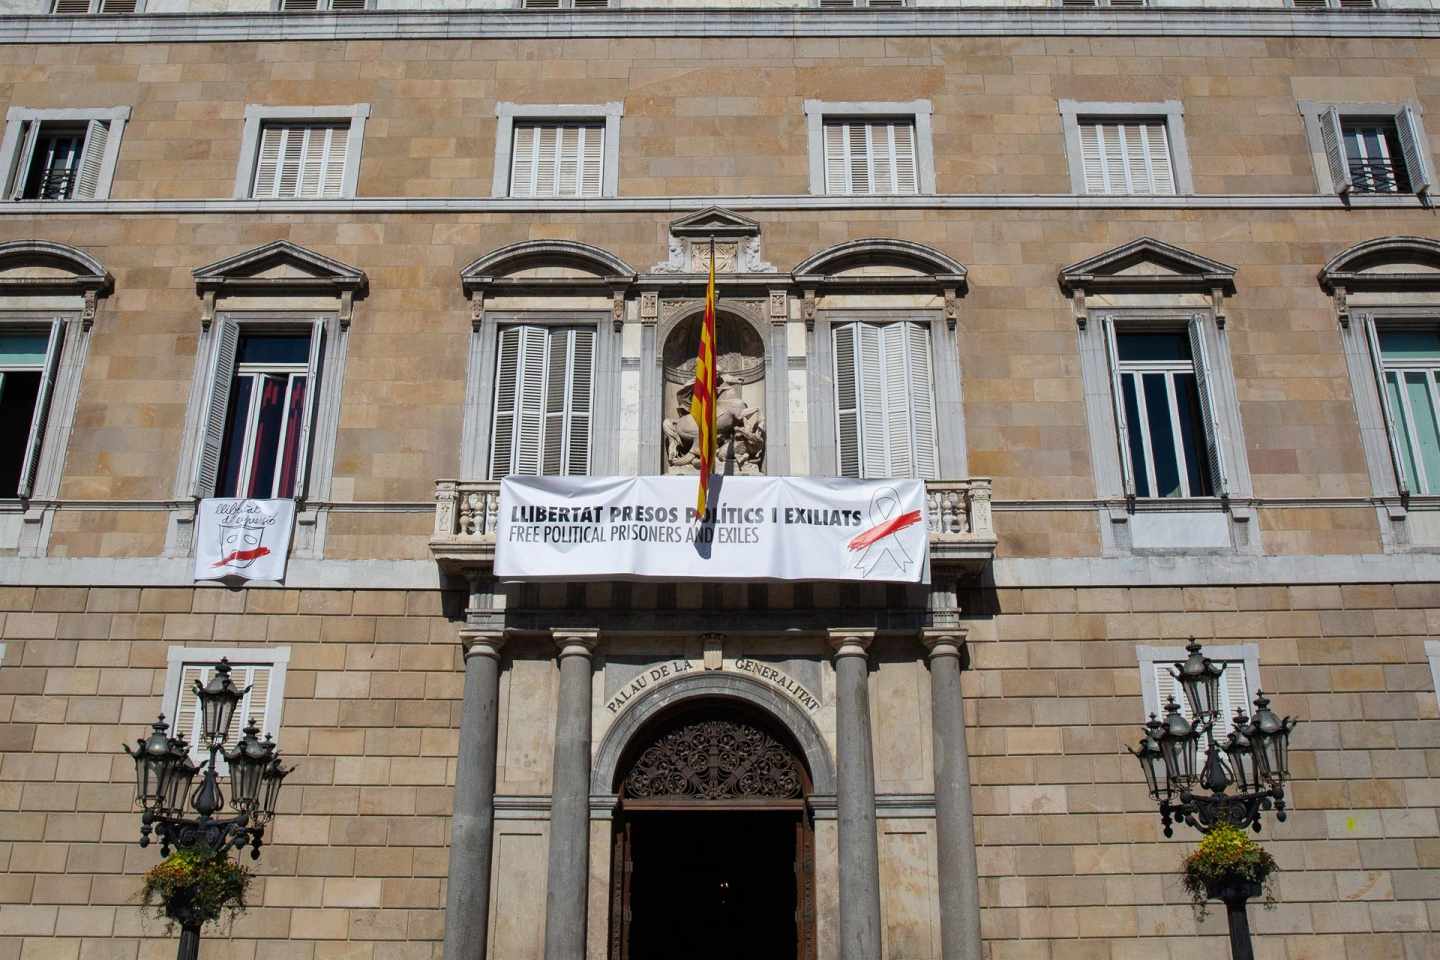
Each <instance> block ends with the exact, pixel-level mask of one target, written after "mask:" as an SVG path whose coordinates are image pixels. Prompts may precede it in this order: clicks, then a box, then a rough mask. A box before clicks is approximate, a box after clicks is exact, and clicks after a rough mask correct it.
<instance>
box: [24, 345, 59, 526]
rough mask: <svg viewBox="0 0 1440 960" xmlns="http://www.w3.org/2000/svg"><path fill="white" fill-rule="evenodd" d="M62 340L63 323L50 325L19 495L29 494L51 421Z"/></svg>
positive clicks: (31, 419)
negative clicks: (46, 428)
mask: <svg viewBox="0 0 1440 960" xmlns="http://www.w3.org/2000/svg"><path fill="white" fill-rule="evenodd" d="M64 342H65V322H64V321H63V320H55V321H52V322H51V324H50V342H49V344H48V345H47V346H46V347H45V368H44V369H43V370H42V371H41V372H40V390H39V392H38V393H37V394H36V395H35V412H34V413H33V414H31V416H30V436H29V439H28V440H27V441H26V444H25V459H24V460H23V461H22V462H21V465H20V488H19V494H20V496H21V497H22V498H24V497H29V496H30V494H31V492H32V491H33V489H34V487H35V471H36V470H37V469H38V468H39V465H40V451H41V448H42V447H43V446H44V444H45V426H46V424H47V423H49V420H50V396H51V394H53V393H54V392H55V375H56V373H57V372H58V371H59V369H60V350H61V348H62V346H63V345H64Z"/></svg>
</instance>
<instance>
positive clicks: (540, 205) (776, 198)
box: [0, 193, 1426, 222]
mask: <svg viewBox="0 0 1440 960" xmlns="http://www.w3.org/2000/svg"><path fill="white" fill-rule="evenodd" d="M1359 200H1363V201H1364V202H1363V203H1362V202H1359ZM712 204H720V205H723V206H725V207H727V208H729V209H732V210H757V211H783V210H1347V211H1349V212H1350V215H1351V216H1357V217H1358V216H1361V215H1363V213H1364V212H1365V211H1368V210H1372V209H1379V210H1397V209H1398V210H1422V209H1426V205H1425V204H1424V203H1423V202H1422V201H1421V199H1420V198H1419V197H1416V196H1414V195H1413V194H1403V195H1401V194H1396V195H1394V196H1370V197H1363V198H1359V199H1358V200H1353V199H1352V200H1351V201H1350V203H1349V204H1348V205H1347V204H1346V203H1345V201H1343V200H1342V199H1341V198H1340V197H1338V196H1335V195H1334V194H1318V193H1317V194H1309V193H1274V194H1253V193H1252V194H1195V195H1191V196H1165V197H1141V196H1100V195H1095V196H1087V195H1083V194H1073V193H1049V194H1046V193H1039V194H1036V193H995V194H987V193H946V194H934V195H928V196H871V197H858V196H811V195H809V194H772V195H751V196H743V197H655V196H651V197H611V198H606V199H594V200H512V199H510V198H490V197H351V198H345V199H339V200H267V201H256V200H228V199H219V198H216V199H203V200H66V201H64V202H56V201H53V200H15V201H11V202H9V203H6V204H4V205H3V206H0V222H3V221H4V219H6V218H13V217H25V218H27V219H30V218H34V217H37V216H38V217H55V218H64V217H67V216H76V215H79V216H89V215H93V214H97V213H104V214H113V215H116V216H123V215H131V216H144V215H154V214H165V215H177V216H178V215H193V214H201V215H208V214H216V213H236V214H251V215H257V216H265V215H273V214H291V213H332V214H339V215H344V214H360V213H424V214H430V213H508V214H514V213H529V214H542V215H548V214H555V213H683V212H687V211H693V210H700V209H703V208H705V207H707V206H710V205H712Z"/></svg>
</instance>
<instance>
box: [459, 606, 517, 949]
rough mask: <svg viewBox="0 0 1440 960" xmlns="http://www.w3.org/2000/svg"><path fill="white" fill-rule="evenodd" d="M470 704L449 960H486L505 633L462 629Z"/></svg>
mask: <svg viewBox="0 0 1440 960" xmlns="http://www.w3.org/2000/svg"><path fill="white" fill-rule="evenodd" d="M460 642H461V644H463V645H464V648H465V705H464V708H463V711H462V712H461V715H460V752H459V757H458V758H457V763H456V766H455V809H454V815H453V817H452V818H451V823H450V879H449V887H448V893H447V895H446V898H445V960H484V958H485V937H486V935H487V934H488V933H489V923H490V847H491V842H492V840H493V839H494V835H495V729H496V728H495V721H496V715H497V712H498V703H499V699H500V648H501V647H502V646H503V645H504V644H505V635H504V634H503V633H501V632H500V631H499V630H474V629H464V630H461V631H460Z"/></svg>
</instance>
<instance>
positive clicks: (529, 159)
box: [510, 124, 538, 197]
mask: <svg viewBox="0 0 1440 960" xmlns="http://www.w3.org/2000/svg"><path fill="white" fill-rule="evenodd" d="M537 132H538V130H537V129H536V128H535V127H533V126H528V125H525V124H517V125H516V126H515V132H514V135H513V137H512V139H511V145H510V196H512V197H531V196H534V195H535V148H536V136H535V135H536V133H537Z"/></svg>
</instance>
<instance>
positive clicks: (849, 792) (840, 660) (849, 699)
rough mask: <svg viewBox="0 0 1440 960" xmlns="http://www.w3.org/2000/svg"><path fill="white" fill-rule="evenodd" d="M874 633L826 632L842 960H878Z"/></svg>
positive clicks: (878, 865) (878, 891)
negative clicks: (831, 667) (831, 663)
mask: <svg viewBox="0 0 1440 960" xmlns="http://www.w3.org/2000/svg"><path fill="white" fill-rule="evenodd" d="M874 639H875V631H874V630H836V629H832V630H831V631H830V645H831V646H832V647H834V648H835V755H836V757H835V759H836V763H835V767H836V793H837V797H836V808H837V810H838V813H839V817H838V819H839V827H840V960H877V958H878V957H879V956H880V848H879V844H878V842H877V839H876V836H875V756H874V749H875V748H874V745H873V744H872V743H871V739H870V658H869V654H868V652H867V651H868V650H869V647H870V644H871V642H872V641H874Z"/></svg>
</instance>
